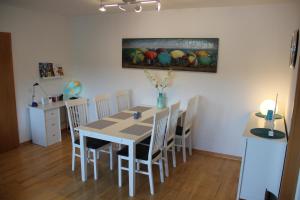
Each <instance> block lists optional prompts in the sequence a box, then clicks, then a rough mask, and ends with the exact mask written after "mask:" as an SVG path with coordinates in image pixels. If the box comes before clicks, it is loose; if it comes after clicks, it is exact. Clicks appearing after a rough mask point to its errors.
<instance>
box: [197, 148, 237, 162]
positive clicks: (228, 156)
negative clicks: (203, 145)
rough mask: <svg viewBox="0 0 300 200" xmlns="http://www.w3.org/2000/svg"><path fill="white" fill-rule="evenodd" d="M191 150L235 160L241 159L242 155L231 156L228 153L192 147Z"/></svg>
mask: <svg viewBox="0 0 300 200" xmlns="http://www.w3.org/2000/svg"><path fill="white" fill-rule="evenodd" d="M193 151H194V152H195V153H197V154H202V155H208V156H214V157H218V158H225V159H229V160H236V161H241V160H242V157H240V156H233V155H228V154H223V153H216V152H211V151H205V150H200V149H193Z"/></svg>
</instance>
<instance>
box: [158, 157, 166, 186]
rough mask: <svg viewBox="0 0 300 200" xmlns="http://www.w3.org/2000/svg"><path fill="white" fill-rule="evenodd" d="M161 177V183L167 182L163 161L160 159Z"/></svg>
mask: <svg viewBox="0 0 300 200" xmlns="http://www.w3.org/2000/svg"><path fill="white" fill-rule="evenodd" d="M159 175H160V182H161V183H163V182H165V180H164V166H163V159H162V158H161V159H159Z"/></svg>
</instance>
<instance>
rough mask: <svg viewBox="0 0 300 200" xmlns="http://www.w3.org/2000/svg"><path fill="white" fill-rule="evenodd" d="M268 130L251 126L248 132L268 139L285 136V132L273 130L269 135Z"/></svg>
mask: <svg viewBox="0 0 300 200" xmlns="http://www.w3.org/2000/svg"><path fill="white" fill-rule="evenodd" d="M269 130H270V129H267V128H253V129H251V130H250V132H251V133H252V134H253V135H256V136H258V137H263V138H269V139H281V138H284V137H285V134H284V133H283V132H281V131H278V130H274V131H273V132H274V136H269Z"/></svg>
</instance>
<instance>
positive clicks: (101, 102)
mask: <svg viewBox="0 0 300 200" xmlns="http://www.w3.org/2000/svg"><path fill="white" fill-rule="evenodd" d="M94 102H95V106H96V114H97V118H98V119H102V118H103V117H107V116H110V115H111V114H112V112H111V108H110V96H109V95H108V94H104V95H98V96H96V97H95V98H94Z"/></svg>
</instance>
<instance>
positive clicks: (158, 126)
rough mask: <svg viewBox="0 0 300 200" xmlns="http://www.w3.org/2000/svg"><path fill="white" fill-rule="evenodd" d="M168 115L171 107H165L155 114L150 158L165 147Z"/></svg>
mask: <svg viewBox="0 0 300 200" xmlns="http://www.w3.org/2000/svg"><path fill="white" fill-rule="evenodd" d="M168 117H169V108H165V109H163V110H161V111H159V112H157V113H156V114H155V115H154V120H153V122H154V123H153V128H152V133H151V141H150V147H149V154H148V159H152V155H153V154H155V153H156V152H158V151H159V150H162V149H163V144H164V138H165V135H166V128H167V122H168Z"/></svg>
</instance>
